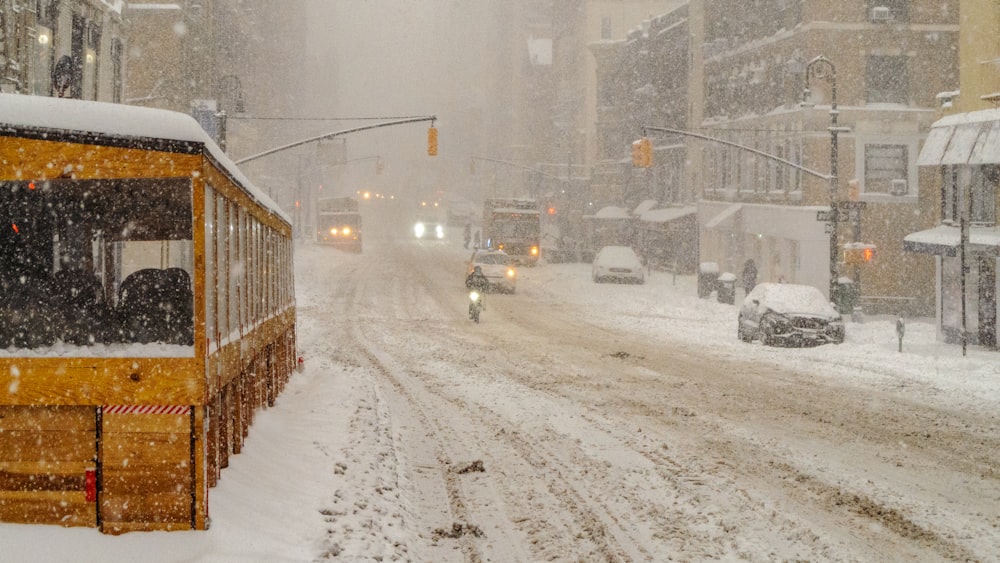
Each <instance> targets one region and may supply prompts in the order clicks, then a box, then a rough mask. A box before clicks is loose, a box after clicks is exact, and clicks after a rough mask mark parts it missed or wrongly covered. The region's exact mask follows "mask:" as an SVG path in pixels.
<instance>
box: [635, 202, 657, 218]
mask: <svg viewBox="0 0 1000 563" xmlns="http://www.w3.org/2000/svg"><path fill="white" fill-rule="evenodd" d="M657 203H659V202H658V201H656V200H655V199H644V200H642V201H641V202H639V205H637V206H635V209H633V210H632V215H635V216H637V217H638V216H640V215H642V214H643V213H645V212H647V211H649V210H650V209H652V208H654V207H656V204H657Z"/></svg>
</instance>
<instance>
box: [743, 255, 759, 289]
mask: <svg viewBox="0 0 1000 563" xmlns="http://www.w3.org/2000/svg"><path fill="white" fill-rule="evenodd" d="M740 279H741V280H742V281H743V291H744V292H746V293H750V292H751V291H753V288H754V287H755V286H756V285H757V264H756V263H754V261H753V258H750V259H749V260H747V261H746V262H744V263H743V273H742V274H740Z"/></svg>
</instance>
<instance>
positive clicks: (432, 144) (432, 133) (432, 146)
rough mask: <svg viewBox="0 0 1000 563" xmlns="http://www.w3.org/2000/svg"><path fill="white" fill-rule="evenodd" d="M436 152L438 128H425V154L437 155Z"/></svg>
mask: <svg viewBox="0 0 1000 563" xmlns="http://www.w3.org/2000/svg"><path fill="white" fill-rule="evenodd" d="M437 153H438V130H437V127H428V128H427V156H437Z"/></svg>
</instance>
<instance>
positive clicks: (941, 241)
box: [903, 225, 1000, 256]
mask: <svg viewBox="0 0 1000 563" xmlns="http://www.w3.org/2000/svg"><path fill="white" fill-rule="evenodd" d="M961 243H962V233H961V232H960V231H959V228H958V227H957V226H953V225H938V226H937V227H934V228H933V229H927V230H925V231H918V232H915V233H910V234H908V235H906V236H905V237H903V250H905V251H906V252H916V253H919V254H934V255H937V256H958V246H959V245H960V244H961ZM967 248H968V250H969V251H970V252H975V253H979V254H991V255H998V254H1000V228H998V227H977V226H973V227H969V246H968V247H967Z"/></svg>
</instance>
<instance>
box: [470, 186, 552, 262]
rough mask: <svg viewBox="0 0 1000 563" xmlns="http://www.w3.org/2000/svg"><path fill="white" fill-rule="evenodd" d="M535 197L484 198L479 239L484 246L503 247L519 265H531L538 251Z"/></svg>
mask: <svg viewBox="0 0 1000 563" xmlns="http://www.w3.org/2000/svg"><path fill="white" fill-rule="evenodd" d="M541 236H542V227H541V217H540V214H539V211H538V201H537V200H534V199H526V198H490V199H486V200H485V201H484V202H483V233H482V240H483V241H484V245H485V246H486V247H487V248H495V249H497V250H503V251H504V252H506V253H507V255H508V256H510V257H511V260H512V261H513V262H514V263H515V264H518V265H522V266H534V265H535V264H536V263H537V262H538V257H539V255H540V254H541V252H540V246H541Z"/></svg>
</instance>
